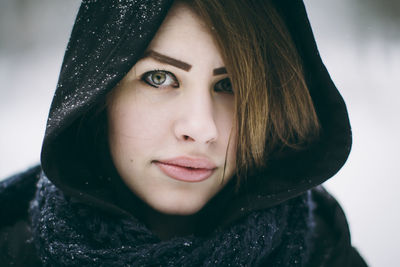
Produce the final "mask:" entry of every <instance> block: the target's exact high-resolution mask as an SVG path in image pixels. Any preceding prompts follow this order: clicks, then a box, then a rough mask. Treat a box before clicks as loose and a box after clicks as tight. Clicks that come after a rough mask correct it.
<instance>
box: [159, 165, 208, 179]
mask: <svg viewBox="0 0 400 267" xmlns="http://www.w3.org/2000/svg"><path fill="white" fill-rule="evenodd" d="M155 164H156V165H157V166H158V167H159V168H160V170H161V171H162V172H163V173H165V174H166V175H168V176H169V177H171V178H173V179H176V180H179V181H184V182H201V181H203V180H206V179H207V178H208V177H210V176H211V175H212V174H213V172H214V169H192V168H186V167H182V166H177V165H171V164H165V163H162V162H155Z"/></svg>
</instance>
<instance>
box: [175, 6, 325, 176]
mask: <svg viewBox="0 0 400 267" xmlns="http://www.w3.org/2000/svg"><path fill="white" fill-rule="evenodd" d="M181 2H184V3H188V4H189V5H190V6H191V7H192V10H193V11H194V12H195V13H196V14H198V16H199V17H200V18H201V19H202V20H203V21H204V22H205V24H206V26H207V27H208V28H209V29H210V32H211V34H212V35H213V37H214V41H215V42H216V44H217V46H218V47H219V49H220V53H221V55H222V58H223V60H224V62H225V65H226V68H227V71H228V74H229V76H230V78H231V83H232V86H233V89H234V93H235V103H236V111H235V112H236V114H235V116H236V118H235V119H236V131H237V152H236V153H237V156H236V159H237V165H236V166H237V172H236V173H237V176H238V177H239V178H240V177H246V175H247V174H248V173H249V171H251V170H254V168H261V167H263V166H264V165H265V163H266V161H267V159H268V157H269V156H270V153H272V152H273V151H276V150H279V149H281V148H283V147H290V148H293V149H302V148H304V147H306V146H307V145H308V144H310V143H311V142H312V141H313V140H315V139H316V138H317V136H318V132H319V122H318V118H317V115H316V112H315V109H314V105H313V103H312V99H311V97H310V95H309V92H308V88H307V85H306V82H305V78H304V74H303V70H302V62H301V59H300V56H299V55H298V52H297V50H296V47H295V45H294V43H293V41H292V39H291V36H290V33H289V31H288V29H287V28H286V25H285V23H284V21H283V19H282V18H281V17H280V15H279V14H278V12H277V11H276V10H275V8H274V6H273V4H272V3H271V1H269V0H263V1H257V0H253V1H252V0H249V1H243V0H186V1H181ZM239 180H240V179H239Z"/></svg>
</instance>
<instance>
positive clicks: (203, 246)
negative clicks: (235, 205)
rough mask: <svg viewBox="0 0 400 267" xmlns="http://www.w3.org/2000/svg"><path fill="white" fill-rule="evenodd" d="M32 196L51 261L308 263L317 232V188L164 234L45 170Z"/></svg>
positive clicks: (36, 225) (37, 236)
mask: <svg viewBox="0 0 400 267" xmlns="http://www.w3.org/2000/svg"><path fill="white" fill-rule="evenodd" d="M37 187H38V188H37V192H36V196H35V198H34V199H33V200H32V202H31V207H30V214H31V218H32V232H33V236H34V243H35V246H36V249H37V252H38V254H39V257H40V258H41V260H42V261H43V263H44V265H45V266H303V265H305V263H306V261H307V258H308V251H309V249H310V248H309V245H308V242H307V239H308V238H310V236H311V235H312V229H313V227H312V225H313V222H312V219H313V218H312V208H311V206H312V203H311V198H310V195H309V194H305V195H302V196H300V197H297V198H294V199H292V200H290V201H287V202H285V203H283V204H280V205H278V206H275V207H273V208H271V209H268V210H263V211H255V212H253V213H251V214H250V215H249V216H247V217H245V218H243V219H241V220H240V221H237V222H235V223H234V224H231V225H230V226H228V227H225V228H219V229H215V230H214V231H213V232H212V233H211V234H209V235H207V236H201V237H200V236H194V235H191V236H186V237H176V238H173V239H171V240H167V241H161V240H159V239H158V238H157V237H156V236H155V235H154V234H153V233H152V232H151V231H150V230H148V229H147V228H146V226H145V225H144V224H143V223H142V222H140V221H138V220H137V219H135V218H134V217H127V216H126V217H115V216H114V217H113V216H109V215H106V214H105V213H102V212H99V211H98V210H96V209H93V208H90V207H88V206H86V205H84V204H82V203H79V202H77V201H74V200H73V199H71V198H67V197H65V196H64V194H63V193H62V192H61V191H60V190H59V189H58V188H57V187H56V186H54V185H53V184H52V183H51V182H50V181H49V180H48V179H47V178H46V177H45V176H44V175H42V177H41V178H40V180H39V182H38V184H37Z"/></svg>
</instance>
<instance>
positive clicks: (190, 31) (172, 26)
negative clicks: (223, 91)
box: [148, 2, 223, 65]
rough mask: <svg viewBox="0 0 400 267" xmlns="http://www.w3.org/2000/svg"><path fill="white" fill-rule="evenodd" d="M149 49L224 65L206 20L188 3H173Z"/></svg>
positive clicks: (191, 59) (186, 59)
mask: <svg viewBox="0 0 400 267" xmlns="http://www.w3.org/2000/svg"><path fill="white" fill-rule="evenodd" d="M148 50H153V51H158V52H160V53H163V54H167V55H169V56H172V57H174V58H176V59H180V60H182V61H185V62H189V63H190V62H194V61H198V60H199V59H201V60H209V61H210V60H211V61H213V62H214V64H217V65H223V64H222V60H221V57H220V53H219V50H218V48H217V46H216V44H215V41H214V39H213V36H212V35H211V33H210V31H209V30H208V28H207V27H206V26H205V23H204V22H203V21H202V20H201V19H200V18H199V17H198V16H197V14H195V13H194V12H193V11H192V9H191V8H190V7H189V6H187V5H186V4H182V3H179V2H178V3H174V5H173V6H172V8H171V9H170V11H169V12H168V14H167V16H166V18H165V20H164V22H163V23H162V25H161V27H160V28H159V30H158V31H157V33H156V35H155V36H154V38H153V40H152V41H151V43H150V45H149V47H148Z"/></svg>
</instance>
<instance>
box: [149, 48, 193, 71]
mask: <svg viewBox="0 0 400 267" xmlns="http://www.w3.org/2000/svg"><path fill="white" fill-rule="evenodd" d="M146 57H151V58H154V59H155V60H157V61H159V62H161V63H166V64H169V65H172V66H175V67H177V68H180V69H183V70H184V71H189V70H190V69H191V68H192V65H190V64H188V63H185V62H183V61H180V60H178V59H175V58H172V57H169V56H166V55H163V54H160V53H158V52H156V51H153V50H149V51H147V52H145V53H144V55H143V57H142V59H144V58H146Z"/></svg>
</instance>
